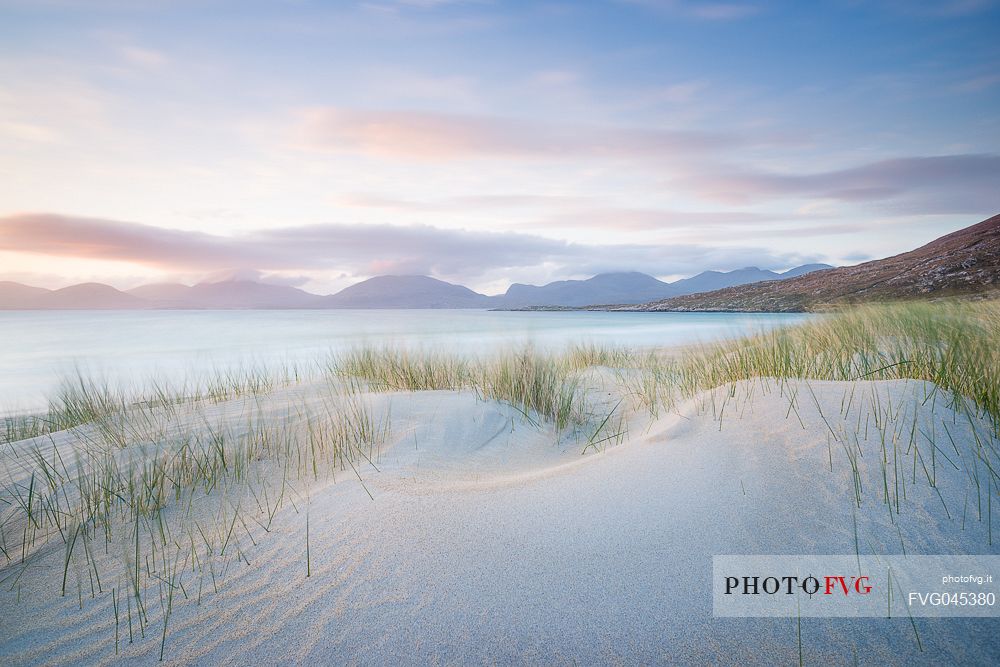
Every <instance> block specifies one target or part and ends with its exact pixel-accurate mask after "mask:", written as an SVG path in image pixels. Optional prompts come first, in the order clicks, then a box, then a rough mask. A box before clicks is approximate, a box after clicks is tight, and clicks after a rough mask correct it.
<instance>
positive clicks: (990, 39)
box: [0, 0, 1000, 292]
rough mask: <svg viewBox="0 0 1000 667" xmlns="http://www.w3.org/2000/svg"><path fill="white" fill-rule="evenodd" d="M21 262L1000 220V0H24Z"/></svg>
mask: <svg viewBox="0 0 1000 667" xmlns="http://www.w3.org/2000/svg"><path fill="white" fill-rule="evenodd" d="M0 19H2V20H0V279H4V278H6V279H14V280H21V281H23V282H29V283H33V284H43V285H49V286H57V285H63V284H68V283H70V282H76V281H80V280H102V281H106V282H110V283H113V284H116V285H119V286H122V287H128V286H131V285H134V284H138V283H141V282H149V281H151V280H157V281H159V280H181V281H185V282H193V281H197V280H200V279H203V278H205V277H206V276H220V275H229V274H232V273H234V272H238V273H239V275H248V276H257V277H259V278H260V279H264V280H269V281H276V282H284V283H288V284H296V285H302V286H304V287H306V288H307V289H310V290H314V291H318V292H327V291H332V290H335V289H337V288H339V287H342V286H344V285H346V284H349V283H351V282H356V281H357V280H360V279H363V278H365V277H368V276H371V275H376V274H379V273H429V274H432V275H435V276H437V277H441V278H444V279H447V280H452V281H456V282H462V283H465V284H468V285H470V286H472V287H475V288H478V289H482V290H484V291H490V292H496V291H502V290H503V289H505V287H506V286H507V285H508V284H509V283H510V282H512V281H518V282H544V281H547V280H552V279H559V278H567V277H585V276H587V275H591V274H593V273H595V272H598V271H606V270H629V269H636V270H642V271H646V272H649V273H652V274H655V275H658V276H662V277H666V278H672V277H678V276H683V275H689V274H691V273H694V272H697V271H700V270H703V269H723V270H726V269H733V268H739V267H741V266H745V265H750V264H754V265H759V266H762V267H766V268H774V269H780V268H787V267H789V266H792V265H795V264H798V263H803V262H807V261H828V262H831V263H851V262H857V261H861V260H863V259H867V258H873V257H881V256H885V255H888V254H893V253H896V252H901V251H904V250H908V249H911V248H912V247H915V246H916V245H919V244H920V243H923V242H926V241H929V240H931V239H933V238H935V237H937V236H939V235H941V234H944V233H947V232H949V231H953V230H955V229H958V228H960V227H963V226H966V225H968V224H972V223H974V222H977V221H979V220H981V219H983V218H985V217H988V216H989V215H993V214H995V213H997V212H998V210H1000V195H998V192H1000V187H998V184H1000V114H998V113H997V111H996V110H997V109H1000V41H998V40H997V39H996V35H997V34H998V28H1000V7H998V3H996V2H993V1H990V0H953V1H942V2H924V1H918V2H912V1H911V2H903V1H898V2H896V1H885V2H866V1H864V0H842V1H833V2H808V3H803V2H776V1H767V0H762V1H760V2H695V1H693V0H690V1H684V0H676V1H675V0H606V1H592V2H500V1H494V2H491V1H489V0H478V1H477V0H469V1H462V0H452V1H448V0H381V1H379V0H372V1H371V2H325V3H321V2H307V1H298V2H294V1H289V2H228V1H226V0H215V1H208V2H195V1H194V0H192V1H185V0H176V1H170V0H147V1H141V2H127V1H125V0H89V1H88V0H81V1H79V2H69V1H65V2H63V1H46V0H40V1H39V0H34V1H31V2H29V1H28V0H24V1H20V0H13V1H11V0H0Z"/></svg>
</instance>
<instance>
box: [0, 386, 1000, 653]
mask: <svg viewBox="0 0 1000 667" xmlns="http://www.w3.org/2000/svg"><path fill="white" fill-rule="evenodd" d="M623 377H625V374H623V373H622V372H620V371H617V370H615V369H610V368H589V369H586V370H584V371H582V372H581V374H580V378H581V382H582V386H583V387H585V392H584V393H585V395H586V400H587V403H588V405H590V406H591V407H592V408H593V409H595V410H599V409H600V408H601V406H605V408H606V406H609V405H610V406H616V405H618V406H620V407H618V408H617V410H616V413H617V414H620V415H621V418H620V419H619V420H618V421H617V422H616V426H615V429H616V433H618V434H619V435H618V436H617V437H616V438H615V439H614V441H611V442H608V443H604V445H602V446H599V447H589V448H587V449H588V451H587V453H586V454H581V451H582V449H583V448H585V447H587V443H588V440H593V437H592V436H588V435H587V434H586V433H584V434H582V435H581V434H580V433H575V434H574V433H567V432H564V433H562V434H559V433H557V432H556V431H555V429H554V428H553V427H552V426H551V425H549V424H547V423H546V421H545V420H544V419H543V418H541V417H540V416H538V415H533V414H532V413H530V412H524V411H523V410H521V409H519V408H517V407H513V406H511V405H510V404H507V403H505V402H500V401H496V400H489V399H484V398H483V397H481V396H479V395H477V393H476V392H473V391H419V392H406V391H374V392H373V391H363V392H360V393H355V394H352V398H351V401H352V402H353V404H355V405H363V406H364V407H365V409H366V410H367V411H368V412H369V413H370V414H371V415H375V416H376V417H375V422H377V426H376V430H377V431H378V433H380V434H381V435H382V436H383V437H382V440H381V442H380V444H379V445H378V447H377V448H375V449H374V450H373V452H372V453H371V454H370V460H365V461H364V462H363V463H359V464H357V465H356V467H353V468H352V467H351V466H348V467H347V468H346V470H344V471H342V472H338V473H336V474H334V475H328V474H321V475H318V476H316V477H315V478H312V479H306V480H304V481H300V482H299V483H297V484H295V490H294V492H293V491H289V492H288V494H289V498H288V501H287V502H284V503H282V504H281V507H280V508H278V509H276V510H274V511H273V516H270V514H271V511H272V510H270V509H269V508H270V507H271V505H269V503H268V502H267V501H265V502H260V501H257V502H256V503H255V501H254V500H253V498H254V495H253V493H248V492H247V491H245V490H242V491H240V490H237V487H226V488H224V489H221V490H218V489H217V490H214V491H209V492H206V493H204V494H202V493H199V494H195V495H193V496H192V497H196V498H197V499H198V500H199V504H200V505H201V506H202V508H201V509H199V510H197V511H195V512H193V513H187V514H184V518H180V517H179V518H178V519H177V522H172V520H171V515H172V514H171V513H173V514H178V515H179V514H182V513H181V512H180V511H179V510H178V508H176V507H173V506H172V505H177V504H183V503H184V502H185V501H184V499H183V498H181V499H176V498H175V499H171V500H169V501H167V510H166V515H167V518H166V520H165V525H166V526H167V527H166V532H167V534H166V535H163V536H160V535H157V532H156V530H153V531H152V532H151V534H150V535H152V537H151V536H150V535H147V534H145V533H143V535H142V537H141V541H142V544H140V545H135V544H133V540H134V539H135V538H134V535H135V533H134V532H133V533H131V535H132V537H130V533H129V531H128V530H122V531H121V534H120V535H116V536H114V538H113V540H112V544H111V546H110V548H107V549H105V546H104V545H103V544H101V545H99V548H92V549H90V550H89V551H87V552H84V550H83V549H82V548H80V547H79V546H78V547H77V548H76V553H75V555H73V557H72V558H70V559H69V565H67V558H66V552H67V548H66V546H65V545H64V544H62V543H59V542H57V541H48V542H42V543H40V546H38V547H37V553H34V554H31V557H30V558H29V559H27V561H26V562H27V563H28V565H26V566H18V565H16V564H15V565H9V566H8V567H7V568H6V569H5V570H4V577H5V584H4V586H3V590H2V592H0V605H2V606H3V608H4V610H5V613H4V614H3V616H2V617H0V659H2V661H3V662H4V663H5V664H11V665H14V664H117V663H125V662H129V663H136V662H137V663H140V664H148V663H154V662H157V661H158V660H159V659H160V651H161V648H162V650H163V662H164V663H165V664H192V663H195V664H247V663H249V662H252V663H254V664H289V663H293V664H305V663H313V664H333V663H354V664H365V663H373V664H398V663H408V664H428V663H438V664H496V663H528V664H530V663H535V664H537V663H552V664H598V663H599V664H609V663H610V664H625V663H629V664H632V663H678V662H680V663H715V664H782V663H783V664H789V663H792V664H797V663H798V661H799V659H800V655H801V656H802V658H803V660H804V662H805V663H806V664H819V663H831V662H832V663H844V662H854V661H856V662H858V663H860V664H904V663H905V664H942V663H950V664H958V663H962V664H988V663H990V662H992V661H994V660H995V659H996V657H997V656H998V655H1000V642H998V640H997V638H996V633H995V630H996V621H995V619H917V621H916V624H915V625H914V624H913V623H912V622H911V621H910V620H908V619H871V618H865V619H818V618H810V619H802V622H801V626H800V625H799V623H798V621H797V619H788V618H777V619H775V618H771V619H765V618H746V619H738V618H714V617H713V615H712V604H711V567H712V566H711V562H712V560H711V559H712V556H713V555H717V554H851V553H855V551H856V549H857V551H858V553H865V554H899V553H930V554H946V553H955V554H962V553H969V554H975V553H991V554H996V553H998V552H1000V548H998V547H997V546H996V544H995V543H993V544H991V543H990V542H991V540H992V539H993V538H992V534H991V530H990V527H989V521H990V520H992V517H991V516H987V515H986V514H985V511H983V512H975V511H973V510H972V509H971V508H970V505H969V494H970V493H973V494H975V493H976V487H975V486H974V485H973V481H972V478H971V476H970V474H969V467H968V466H969V464H970V462H971V461H973V460H974V458H975V457H974V453H973V451H972V449H973V447H974V444H973V443H975V442H977V440H979V439H982V440H984V441H987V442H991V443H992V444H991V445H990V446H991V447H995V441H993V440H991V438H992V436H991V431H990V426H989V424H988V423H987V422H986V421H985V420H983V419H980V418H979V417H976V416H975V414H974V412H975V411H974V410H970V409H969V408H968V406H963V405H956V404H954V403H952V399H951V398H950V396H949V395H946V394H945V392H942V391H940V390H939V389H938V388H936V387H935V386H934V385H932V384H930V383H927V382H921V381H905V380H897V381H877V382H868V381H862V382H854V383H848V382H829V381H826V382H823V381H804V380H794V381H776V380H771V379H764V380H757V381H749V382H742V383H738V384H735V385H732V386H729V387H721V388H719V389H716V390H712V391H706V392H702V393H700V394H698V395H697V396H695V397H694V398H692V399H689V400H687V401H685V402H683V403H681V404H678V405H676V406H674V407H673V408H672V409H670V410H669V411H664V412H663V413H661V414H659V415H657V416H653V415H651V414H649V413H648V412H645V411H643V410H641V409H637V408H636V407H635V406H632V404H631V402H630V401H631V399H630V397H629V395H628V393H627V391H626V389H625V387H626V386H627V383H626V382H623V381H622V378H623ZM331 393H335V392H331V389H330V387H329V385H328V384H326V383H318V384H308V383H307V384H301V385H296V386H291V387H285V388H280V389H276V390H274V391H272V392H270V393H269V394H267V395H266V396H257V397H255V398H254V399H246V398H241V399H234V400H228V401H223V402H220V403H217V404H214V405H212V406H211V407H209V408H204V409H193V408H192V409H190V410H186V411H182V412H181V413H176V414H174V415H173V416H172V417H171V418H170V419H169V420H168V419H164V420H163V422H162V423H161V424H160V430H159V433H160V434H161V436H162V434H163V433H167V432H169V433H173V434H178V433H190V432H192V431H197V430H198V429H205V428H208V427H207V426H206V425H207V424H212V425H213V426H212V427H211V429H212V430H214V431H216V432H218V431H220V430H221V429H224V428H225V429H229V430H230V431H231V433H232V434H236V433H238V432H247V431H251V430H253V428H256V427H249V426H247V425H248V424H250V423H264V422H266V421H267V420H275V421H277V422H279V423H287V415H288V414H289V413H290V412H292V411H294V412H295V413H296V414H303V413H314V414H316V413H321V412H322V410H323V407H322V406H324V405H327V404H328V402H329V400H330V395H331ZM628 406H631V407H628ZM626 407H627V408H628V409H626ZM282 420H285V421H282ZM87 429H88V427H81V428H79V429H73V430H71V431H66V432H59V433H55V434H53V435H52V437H51V438H37V439H35V440H28V441H22V442H18V443H13V444H12V445H11V446H9V447H7V448H5V451H4V453H3V466H4V469H5V475H7V476H8V477H16V475H17V474H18V472H17V471H18V470H27V468H26V467H24V465H23V457H25V456H27V452H28V451H29V450H31V449H32V447H36V448H37V447H38V446H40V445H39V441H41V440H45V441H46V443H45V444H43V445H41V446H42V447H47V448H48V449H44V450H43V451H44V455H45V456H46V457H49V458H52V459H58V458H61V457H63V456H68V452H69V450H70V449H71V448H72V447H74V446H78V444H74V443H78V442H79V441H80V439H81V438H82V439H86V438H88V437H92V434H91V435H88V433H87ZM945 429H947V431H948V433H949V435H950V437H951V438H952V440H953V442H954V443H955V449H954V452H951V453H952V454H953V456H950V457H945V458H947V461H948V462H947V463H946V462H945V461H944V460H943V459H942V458H941V457H940V455H939V456H938V457H937V459H936V463H935V464H934V484H935V486H933V487H932V486H931V485H930V484H929V483H928V479H921V477H923V476H924V473H923V472H921V473H920V476H913V475H911V473H912V472H913V471H914V470H916V467H915V460H916V459H921V460H926V461H928V462H929V461H931V458H932V456H931V453H930V450H931V449H932V448H933V445H932V444H931V440H930V439H928V437H927V435H928V434H931V433H936V432H942V431H944V430H945ZM911 434H916V435H915V436H913V437H912V438H911ZM921 434H925V435H921ZM887 438H888V441H890V442H895V443H896V447H897V450H898V452H899V455H898V458H896V459H895V461H893V459H892V458H891V457H890V458H889V461H890V463H889V464H888V465H889V466H890V472H889V477H890V478H892V479H896V480H898V479H899V478H900V477H905V482H904V484H905V485H906V488H905V492H904V495H905V500H903V501H900V503H899V505H898V507H897V505H896V503H897V500H896V499H895V496H896V495H898V494H894V493H892V492H891V491H890V494H889V497H888V498H887V497H885V493H884V492H883V477H884V474H885V465H884V461H885V457H884V456H883V453H884V449H883V448H884V443H885V442H886V439H887ZM161 441H162V442H168V441H170V438H162V440H161ZM845 443H853V444H856V446H857V448H858V451H859V453H860V456H858V457H852V456H851V455H850V454H849V452H850V451H851V450H850V449H849V448H847V447H845V446H844V444H845ZM938 447H941V443H940V442H938ZM949 448H950V447H949ZM117 455H118V456H123V455H130V454H128V450H121V451H120V452H118V454H117ZM147 455H148V452H147ZM852 460H854V461H855V463H854V464H852V463H851V461H852ZM880 462H881V463H880ZM257 465H259V466H260V470H261V472H260V474H259V475H258V476H257V477H256V478H255V479H257V480H259V483H258V484H257V488H258V495H259V489H261V488H271V489H272V493H273V489H274V488H277V487H276V485H275V482H274V480H275V479H278V478H280V476H281V473H280V472H279V471H278V470H276V469H274V468H273V466H271V465H270V464H269V463H268V462H267V461H260V462H259V464H257ZM855 467H856V468H857V471H856V474H857V476H858V477H859V479H860V483H861V487H862V488H863V495H862V497H861V501H860V506H859V504H858V502H857V497H856V495H855V488H856V487H855V484H854V478H855ZM911 480H912V482H911ZM26 481H27V480H22V484H23V483H26ZM898 483H899V482H898V481H897V482H894V484H898ZM268 484H270V485H271V486H269V487H268V486H267V485H268ZM251 486H252V485H251ZM289 488H291V487H289ZM885 488H887V489H888V488H889V487H885ZM985 493H987V492H986V491H983V492H982V493H980V497H979V499H980V500H983V502H986V501H985V499H983V498H982V495H983V494H985ZM269 497H271V498H273V495H272V496H269ZM188 502H190V499H189V501H188ZM236 508H239V509H236ZM237 514H240V516H241V518H239V520H237V519H236V518H235V517H236V515H237ZM192 521H194V522H195V523H196V524H198V525H199V526H202V525H204V526H205V528H204V530H206V531H208V530H217V531H218V541H214V540H213V538H204V539H201V538H199V539H192V535H197V533H198V532H199V531H201V530H202V528H201V527H199V528H198V530H197V531H196V530H188V532H186V533H185V532H183V531H182V529H181V528H180V526H182V525H188V526H189V525H190V524H191V522H192ZM227 524H229V525H227ZM855 525H856V529H855ZM208 526H215V528H211V529H209V528H208ZM160 530H163V529H162V528H161V529H160ZM139 532H140V533H141V532H142V530H140V531H139ZM227 532H228V536H227V537H226V538H225V544H224V545H222V546H221V548H220V543H221V541H222V540H223V535H224V534H226V533H227ZM8 541H10V540H9V539H8ZM157 541H159V543H160V548H159V549H158V550H157V549H156V547H155V546H153V545H152V544H150V545H147V542H150V543H152V542H157ZM199 542H202V543H201V544H199ZM856 545H860V546H856ZM150 549H151V550H150ZM140 551H141V552H142V554H141V555H139V558H138V560H139V561H140V571H141V572H140V577H139V582H138V586H139V589H140V596H139V597H141V598H142V599H143V600H144V603H143V604H144V607H145V609H144V612H143V613H144V614H145V618H144V622H140V621H139V620H138V619H139V613H140V612H139V611H138V609H137V608H136V609H133V608H132V605H133V604H135V605H136V607H137V606H138V605H137V603H133V602H129V601H128V600H129V598H130V596H131V597H132V598H134V597H136V596H135V592H134V591H131V593H130V592H129V591H130V590H131V588H130V584H129V582H130V581H132V580H134V579H135V570H134V566H133V565H132V563H134V562H135V560H136V555H138V554H139V552H140ZM307 551H308V553H307ZM133 552H134V553H133ZM222 552H224V555H220V553H222ZM84 553H87V554H89V555H86V556H84V555H83V554H84ZM91 561H92V562H91ZM151 561H152V562H151ZM210 561H211V562H214V565H209V562H210ZM97 573H100V574H99V579H100V583H99V584H96V583H95V581H94V579H95V576H94V575H95V574H97ZM307 575H308V576H307ZM61 581H62V582H63V587H64V589H65V594H62V593H61V588H62V587H61V586H60V582H61ZM123 589H124V592H123ZM171 590H172V591H173V594H174V595H173V600H169V599H166V600H165V598H164V596H165V595H166V596H167V597H168V598H169V594H170V591H171ZM126 607H128V609H129V611H128V612H126V611H125V609H126ZM116 609H117V612H116ZM167 610H169V611H168V612H167ZM165 612H167V613H166V614H165ZM126 615H131V616H132V620H131V621H130V623H131V629H129V628H128V627H127V626H128V625H129V621H126V620H125V616H126ZM165 615H166V616H167V627H166V632H164V628H163V626H164V617H165ZM116 619H117V622H116ZM116 632H117V639H116ZM130 632H131V638H130V634H129V633H130ZM799 632H801V637H800V636H799ZM143 634H145V637H144V638H143V637H142V635H143ZM917 634H919V640H918V639H917V636H916V635H917Z"/></svg>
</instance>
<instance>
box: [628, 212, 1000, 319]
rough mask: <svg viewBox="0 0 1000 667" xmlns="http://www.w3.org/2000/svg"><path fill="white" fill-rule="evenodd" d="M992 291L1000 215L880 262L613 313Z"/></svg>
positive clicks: (999, 265)
mask: <svg viewBox="0 0 1000 667" xmlns="http://www.w3.org/2000/svg"><path fill="white" fill-rule="evenodd" d="M993 290H1000V215H995V216H993V217H992V218H989V219H988V220H984V221H983V222H980V223H979V224H976V225H973V226H971V227H966V228H965V229H961V230H959V231H957V232H954V233H952V234H948V235H947V236H942V237H941V238H939V239H937V240H935V241H931V242H930V243H928V244H927V245H924V246H921V247H919V248H917V249H916V250H911V251H910V252H905V253H903V254H901V255H895V256H893V257H886V258H885V259H878V260H874V261H871V262H865V263H864V264H858V265H856V266H842V267H838V268H835V269H826V270H824V271H816V272H813V273H808V274H806V275H804V276H799V277H797V278H789V279H787V280H780V281H777V280H772V281H767V282H762V283H754V284H752V285H741V286H738V287H728V288H725V289H720V290H715V291H712V292H702V293H700V294H689V295H685V296H678V297H672V298H669V299H664V300H662V301H655V302H653V303H648V304H644V305H642V306H620V307H617V308H615V310H669V311H740V312H796V311H808V310H822V309H824V308H827V307H830V306H835V305H838V304H846V303H864V302H870V301H889V300H900V299H916V298H934V297H943V296H953V295H975V294H983V293H987V292H991V291H993ZM998 294H1000V292H998Z"/></svg>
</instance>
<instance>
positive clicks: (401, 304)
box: [0, 264, 829, 310]
mask: <svg viewBox="0 0 1000 667" xmlns="http://www.w3.org/2000/svg"><path fill="white" fill-rule="evenodd" d="M824 268H829V266H828V265H825V264H808V265H804V266H799V267H796V268H794V269H790V270H788V271H785V272H784V273H775V272H773V271H767V270H761V269H758V268H756V267H747V268H743V269H737V270H735V271H728V272H720V271H705V272H703V273H699V274H698V275H696V276H693V277H691V278H685V279H682V280H678V281H675V282H670V283H668V282H663V281H661V280H657V279H656V278H654V277H653V276H650V275H646V274H644V273H636V272H630V273H629V272H625V273H602V274H599V275H596V276H594V277H593V278H589V279H587V280H561V281H558V282H553V283H549V284H547V285H541V286H536V285H523V284H518V283H515V284H513V285H511V286H510V288H509V289H508V290H507V292H506V293H505V294H502V295H497V296H487V295H485V294H480V293H478V292H474V291H472V290H471V289H469V288H467V287H463V286H462V285H455V284H452V283H448V282H445V281H442V280H437V279H436V278H431V277H428V276H376V277H374V278H370V279H368V280H365V281H363V282H360V283H357V284H355V285H351V286H350V287H347V288H345V289H343V290H341V291H340V292H337V293H336V294H331V295H326V296H322V295H318V294H311V293H309V292H306V291H304V290H301V289H298V288H296V287H290V286H287V285H272V284H269V283H261V282H255V281H251V280H223V281H213V282H202V283H198V284H197V285H182V284H179V283H156V284H150V285H143V286H141V287H136V288H133V289H130V290H126V291H121V290H118V289H115V288H114V287H111V286H110V285H103V284H100V283H83V284H80V285H72V286H70V287H64V288H62V289H56V290H49V289H44V288H41V287H31V286H28V285H22V284H20V283H15V282H0V310H14V309H25V310H50V309H51V310H57V309H66V310H72V309H76V310H89V309H113V310H128V309H238V308H242V309H252V308H259V309H282V308H496V309H516V308H532V307H544V306H551V307H569V308H573V307H582V306H589V305H594V304H641V303H646V302H650V301H655V300H657V299H665V298H668V297H673V296H678V295H683V294H691V293H693V292H700V291H706V290H713V289H718V288H720V287H726V286H730V285H742V284H745V283H750V282H756V281H760V280H784V279H788V278H791V277H794V276H799V275H802V274H806V273H809V272H812V271H816V270H819V269H824Z"/></svg>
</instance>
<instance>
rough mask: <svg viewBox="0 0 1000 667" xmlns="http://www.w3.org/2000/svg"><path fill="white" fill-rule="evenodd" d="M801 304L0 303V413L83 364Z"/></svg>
mask: <svg viewBox="0 0 1000 667" xmlns="http://www.w3.org/2000/svg"><path fill="white" fill-rule="evenodd" d="M810 317H814V316H812V315H804V314H771V313H763V314H746V313H631V312H618V313H614V312H580V311H566V312H503V311H487V310H190V311H183V310H157V311H79V310H77V311H0V415H2V414H12V413H17V412H30V411H37V410H41V409H44V408H45V407H46V406H47V404H48V400H49V398H50V397H51V396H52V395H53V393H54V392H55V391H57V390H58V387H59V385H60V383H62V382H65V381H67V380H68V379H73V378H77V377H80V376H83V377H85V378H93V379H94V380H98V381H101V382H107V383H111V384H113V385H118V386H128V387H130V388H135V387H141V386H142V385H143V384H144V383H149V382H150V381H154V380H155V381H156V382H158V383H160V384H171V383H181V382H185V381H191V379H192V378H198V377H204V376H206V374H210V373H214V372H217V371H227V370H233V369H239V368H247V367H255V368H260V367H265V368H285V369H288V368H301V369H309V368H315V367H317V365H319V364H322V363H324V362H325V361H327V360H329V359H330V358H331V357H332V356H335V355H336V354H338V353H341V352H344V351H346V350H350V349H352V348H357V347H363V346H372V347H376V348H386V347H388V348H404V349H407V350H426V351H433V352H438V353H452V354H464V355H483V354H490V353H491V352H495V351H498V350H503V349H510V348H518V347H521V346H526V345H530V346H533V347H535V348H537V349H539V350H559V349H562V348H566V347H568V346H571V345H588V344H592V345H601V346H611V347H626V348H632V349H648V348H654V347H662V346H665V347H671V346H678V345H688V344H694V343H705V342H712V341H718V340H721V339H726V338H735V337H739V336H745V335H748V334H753V333H756V332H760V331H764V330H767V329H771V328H774V327H780V326H787V325H793V324H796V323H800V322H803V321H805V320H806V319H808V318H810Z"/></svg>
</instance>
